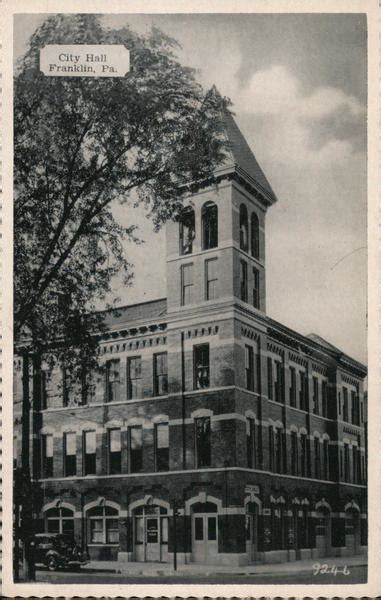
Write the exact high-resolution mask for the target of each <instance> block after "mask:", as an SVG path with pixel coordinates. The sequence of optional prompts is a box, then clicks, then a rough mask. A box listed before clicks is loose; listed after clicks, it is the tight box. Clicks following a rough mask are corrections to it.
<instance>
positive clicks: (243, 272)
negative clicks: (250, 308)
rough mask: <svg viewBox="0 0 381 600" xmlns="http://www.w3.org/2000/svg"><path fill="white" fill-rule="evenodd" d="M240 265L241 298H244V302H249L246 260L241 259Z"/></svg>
mask: <svg viewBox="0 0 381 600" xmlns="http://www.w3.org/2000/svg"><path fill="white" fill-rule="evenodd" d="M240 267H241V269H240V288H241V289H240V293H241V300H243V302H247V263H246V262H245V261H244V260H241V261H240Z"/></svg>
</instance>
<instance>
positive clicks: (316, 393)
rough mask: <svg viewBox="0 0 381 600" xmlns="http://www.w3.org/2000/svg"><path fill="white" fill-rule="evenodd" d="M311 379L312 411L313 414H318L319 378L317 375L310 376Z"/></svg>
mask: <svg viewBox="0 0 381 600" xmlns="http://www.w3.org/2000/svg"><path fill="white" fill-rule="evenodd" d="M312 381H313V396H312V402H313V412H314V414H315V415H318V414H319V380H318V378H317V377H313V378H312Z"/></svg>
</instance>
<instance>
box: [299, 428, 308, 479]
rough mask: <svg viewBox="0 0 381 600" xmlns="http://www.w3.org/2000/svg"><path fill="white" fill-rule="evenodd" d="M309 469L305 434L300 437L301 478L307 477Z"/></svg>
mask: <svg viewBox="0 0 381 600" xmlns="http://www.w3.org/2000/svg"><path fill="white" fill-rule="evenodd" d="M308 467H309V443H308V438H307V435H306V434H305V433H302V434H301V436H300V471H301V476H302V477H307V476H308Z"/></svg>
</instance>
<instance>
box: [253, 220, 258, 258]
mask: <svg viewBox="0 0 381 600" xmlns="http://www.w3.org/2000/svg"><path fill="white" fill-rule="evenodd" d="M251 256H253V257H254V258H259V219H258V216H257V215H256V213H254V212H253V213H251Z"/></svg>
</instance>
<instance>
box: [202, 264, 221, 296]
mask: <svg viewBox="0 0 381 600" xmlns="http://www.w3.org/2000/svg"><path fill="white" fill-rule="evenodd" d="M217 284H218V277H217V259H216V258H211V259H210V260H206V261H205V300H215V299H216V298H217Z"/></svg>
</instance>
